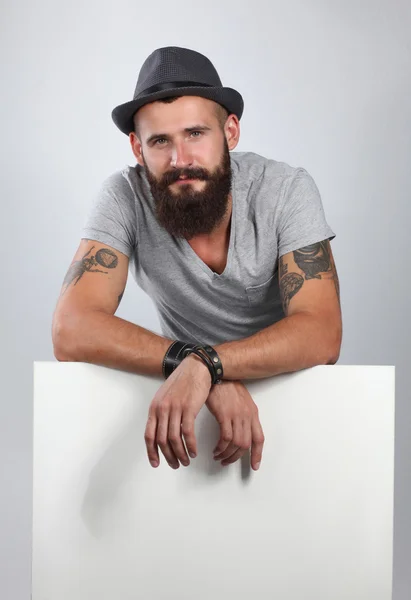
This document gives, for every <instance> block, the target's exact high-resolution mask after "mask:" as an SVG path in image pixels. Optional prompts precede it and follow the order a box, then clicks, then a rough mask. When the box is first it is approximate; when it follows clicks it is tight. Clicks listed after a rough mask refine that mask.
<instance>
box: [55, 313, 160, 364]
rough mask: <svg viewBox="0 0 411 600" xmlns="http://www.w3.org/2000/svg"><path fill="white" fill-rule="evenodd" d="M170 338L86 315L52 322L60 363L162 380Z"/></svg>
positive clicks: (108, 317) (100, 315)
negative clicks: (78, 364)
mask: <svg viewBox="0 0 411 600" xmlns="http://www.w3.org/2000/svg"><path fill="white" fill-rule="evenodd" d="M171 343H172V340H171V339H169V338H165V337H162V336H160V335H157V334H155V333H153V332H151V331H149V330H148V329H144V328H143V327H140V326H139V325H135V324H134V323H130V322H129V321H125V320H124V319H121V318H119V317H116V316H115V315H110V314H107V313H104V312H99V311H87V312H82V313H78V314H76V315H71V316H70V317H68V316H66V317H64V319H59V320H57V319H56V320H55V321H54V322H53V344H54V353H55V356H56V358H57V359H58V360H60V361H70V362H87V363H94V364H97V365H102V366H106V367H111V368H116V369H120V370H123V371H129V372H132V373H139V374H144V375H152V376H162V363H163V358H164V355H165V353H166V351H167V348H168V347H169V346H170V344H171Z"/></svg>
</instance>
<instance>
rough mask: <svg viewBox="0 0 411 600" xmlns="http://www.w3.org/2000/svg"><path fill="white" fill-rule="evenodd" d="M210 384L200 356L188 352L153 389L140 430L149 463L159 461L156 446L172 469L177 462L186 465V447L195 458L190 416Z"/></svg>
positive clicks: (155, 465) (200, 403)
mask: <svg viewBox="0 0 411 600" xmlns="http://www.w3.org/2000/svg"><path fill="white" fill-rule="evenodd" d="M210 387H211V375H210V373H209V370H208V368H207V367H206V365H205V364H204V363H203V361H202V359H201V358H200V357H198V356H196V355H195V354H190V355H189V356H187V357H186V358H185V359H184V360H182V361H181V363H180V364H179V365H178V367H177V368H176V369H175V370H174V371H173V372H172V373H171V375H170V376H169V377H168V379H166V381H165V382H164V383H163V385H162V386H161V387H160V388H159V389H158V390H157V393H156V395H155V396H154V398H153V400H152V402H151V404H150V409H149V413H148V421H147V426H146V430H145V434H144V439H145V442H146V447H147V454H148V459H149V461H150V463H151V465H152V466H153V467H158V465H159V464H160V456H159V452H158V446H160V449H161V451H162V453H163V454H164V457H165V459H166V460H167V462H168V464H169V465H170V467H172V468H173V469H178V468H179V467H180V462H181V463H182V464H183V465H184V466H186V467H188V465H189V464H190V459H189V458H188V454H187V450H188V452H189V454H190V456H191V457H192V458H195V456H196V455H197V442H196V437H195V431H194V420H195V418H196V416H197V415H198V413H199V411H200V409H201V407H202V406H203V405H204V403H205V401H206V400H207V397H208V394H209V391H210ZM183 436H184V440H185V444H186V446H187V450H186V448H185V446H184V442H183ZM179 461H180V462H179Z"/></svg>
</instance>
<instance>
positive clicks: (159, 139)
mask: <svg viewBox="0 0 411 600" xmlns="http://www.w3.org/2000/svg"><path fill="white" fill-rule="evenodd" d="M161 140H165V141H167V140H166V138H158V139H157V140H156V141H155V142H154V145H155V146H157V145H159V146H162V145H163V144H159V142H161Z"/></svg>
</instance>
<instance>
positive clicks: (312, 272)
mask: <svg viewBox="0 0 411 600" xmlns="http://www.w3.org/2000/svg"><path fill="white" fill-rule="evenodd" d="M278 272H279V284H280V292H281V298H282V303H283V308H284V314H285V315H286V316H285V318H284V319H282V320H281V321H278V322H277V323H275V324H274V325H270V326H269V327H266V328H265V329H262V330H261V331H259V332H258V333H256V334H254V335H252V336H250V337H248V338H245V339H242V340H236V341H234V342H227V343H224V344H220V345H219V346H216V347H215V349H216V351H217V352H218V354H219V355H220V358H221V360H222V363H223V368H224V379H254V378H261V377H270V376H273V375H278V374H280V373H286V372H291V371H298V370H300V369H306V368H309V367H313V366H315V365H323V364H334V363H336V362H337V360H338V357H339V352H340V346H341V338H342V321H341V308H340V302H339V283H338V275H337V270H336V267H335V262H334V259H333V256H332V252H331V248H330V242H329V241H328V240H324V241H322V242H319V243H316V244H311V245H310V246H306V247H304V248H300V249H299V250H295V251H293V252H288V253H287V254H285V255H284V256H281V257H280V261H279V269H278Z"/></svg>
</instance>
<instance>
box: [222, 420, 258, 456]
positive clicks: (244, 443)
mask: <svg viewBox="0 0 411 600" xmlns="http://www.w3.org/2000/svg"><path fill="white" fill-rule="evenodd" d="M241 425H242V440H241V444H240V447H239V448H238V449H237V450H236V451H235V452H234V453H233V454H232V455H231V456H229V457H228V458H226V459H225V460H223V461H222V463H221V464H222V466H223V467H225V466H226V465H229V464H232V463H234V462H236V461H237V460H238V459H239V458H241V457H242V456H244V454H245V453H246V452H248V450H249V448H250V446H251V422H250V421H249V420H248V419H244V420H243V421H242V424H241Z"/></svg>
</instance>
